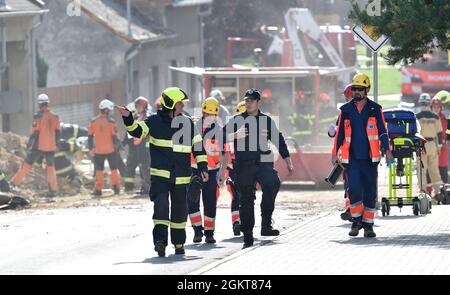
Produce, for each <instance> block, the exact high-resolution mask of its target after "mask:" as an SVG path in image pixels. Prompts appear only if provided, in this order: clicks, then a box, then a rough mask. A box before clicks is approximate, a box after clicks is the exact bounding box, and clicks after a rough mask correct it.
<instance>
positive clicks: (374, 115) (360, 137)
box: [332, 99, 390, 164]
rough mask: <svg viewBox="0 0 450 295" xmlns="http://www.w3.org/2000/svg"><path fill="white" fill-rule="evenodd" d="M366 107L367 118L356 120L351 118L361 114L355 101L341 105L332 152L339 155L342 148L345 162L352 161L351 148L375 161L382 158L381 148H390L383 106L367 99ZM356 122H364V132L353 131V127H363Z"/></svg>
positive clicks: (342, 158) (342, 157)
mask: <svg viewBox="0 0 450 295" xmlns="http://www.w3.org/2000/svg"><path fill="white" fill-rule="evenodd" d="M364 108H366V110H363V111H367V118H362V119H361V120H359V121H356V120H352V119H351V118H355V117H354V116H355V115H356V116H358V115H360V114H359V111H358V109H357V107H356V105H355V103H354V102H353V101H350V102H348V103H346V104H344V105H343V106H342V107H341V113H340V115H339V120H338V130H337V133H336V136H335V140H334V145H333V150H332V154H333V155H334V156H337V154H338V151H339V149H340V150H341V160H342V163H344V164H348V163H349V161H350V156H351V148H352V149H353V150H354V151H357V152H358V154H366V155H367V156H368V157H367V158H370V159H371V160H372V162H375V163H377V162H380V160H381V150H384V151H386V150H389V149H390V147H389V140H388V133H387V129H386V122H385V120H384V115H383V112H382V109H381V106H380V105H379V104H377V103H375V102H373V101H372V100H370V99H367V103H366V105H365V106H364ZM361 113H362V111H361ZM356 124H363V126H362V128H363V129H365V131H364V132H362V133H361V132H353V129H356V128H361V126H356ZM360 130H361V129H360ZM365 142H368V144H365ZM358 149H364V150H358Z"/></svg>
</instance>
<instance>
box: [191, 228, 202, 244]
mask: <svg viewBox="0 0 450 295" xmlns="http://www.w3.org/2000/svg"><path fill="white" fill-rule="evenodd" d="M202 238H203V230H202V228H201V227H198V228H194V240H193V242H194V243H201V242H202Z"/></svg>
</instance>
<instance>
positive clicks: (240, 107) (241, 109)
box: [236, 101, 247, 114]
mask: <svg viewBox="0 0 450 295" xmlns="http://www.w3.org/2000/svg"><path fill="white" fill-rule="evenodd" d="M246 110H247V108H246V107H245V101H241V102H240V103H238V105H237V106H236V114H240V113H243V112H245V111H246Z"/></svg>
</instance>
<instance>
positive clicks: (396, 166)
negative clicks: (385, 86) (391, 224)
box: [381, 109, 431, 216]
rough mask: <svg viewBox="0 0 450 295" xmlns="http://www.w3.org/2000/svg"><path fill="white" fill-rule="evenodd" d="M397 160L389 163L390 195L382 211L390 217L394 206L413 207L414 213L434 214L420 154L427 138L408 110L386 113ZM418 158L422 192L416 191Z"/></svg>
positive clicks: (382, 202)
mask: <svg viewBox="0 0 450 295" xmlns="http://www.w3.org/2000/svg"><path fill="white" fill-rule="evenodd" d="M384 115H385V118H386V123H387V127H388V132H389V141H390V145H391V147H392V154H393V156H394V159H395V160H394V161H393V162H392V163H388V169H389V174H388V178H389V180H388V181H389V184H388V190H389V192H388V196H387V197H383V198H382V199H381V213H382V215H383V216H388V215H389V214H390V211H391V207H392V206H397V207H398V208H402V207H404V206H412V209H413V214H414V215H419V214H428V213H431V197H430V196H429V195H428V194H427V193H426V192H425V190H424V189H423V185H422V173H424V171H423V164H422V158H421V155H422V153H423V152H424V149H425V142H426V140H425V139H424V138H423V137H422V136H421V135H420V134H418V133H417V130H416V125H415V120H416V118H415V115H414V113H413V112H411V111H407V110H401V109H400V110H390V111H385V112H384ZM415 160H417V176H418V178H419V193H418V194H413V170H414V169H413V166H414V165H413V163H414V162H415Z"/></svg>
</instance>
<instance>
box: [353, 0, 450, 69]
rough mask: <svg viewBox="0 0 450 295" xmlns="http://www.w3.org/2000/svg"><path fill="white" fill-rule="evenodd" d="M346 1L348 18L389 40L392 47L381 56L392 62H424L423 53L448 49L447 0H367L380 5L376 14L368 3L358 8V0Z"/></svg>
mask: <svg viewBox="0 0 450 295" xmlns="http://www.w3.org/2000/svg"><path fill="white" fill-rule="evenodd" d="M349 1H350V2H351V4H352V10H351V11H350V14H349V18H350V19H352V20H353V21H355V23H356V24H357V25H363V26H364V25H372V26H374V28H375V33H377V34H379V35H381V34H383V35H385V36H387V37H388V38H389V39H390V44H391V46H392V47H391V49H390V50H389V51H388V53H387V55H386V56H384V58H385V59H386V60H387V61H388V63H389V64H391V65H393V64H396V63H399V62H403V63H404V64H409V63H413V62H415V61H418V60H421V61H424V58H423V56H424V54H426V53H431V52H433V51H436V50H449V49H450V46H449V43H450V42H449V32H450V17H449V15H450V1H449V0H377V1H374V0H370V1H369V3H368V5H372V7H373V4H375V2H378V3H380V4H381V6H380V8H381V9H380V13H379V15H378V16H377V15H376V14H375V15H373V13H371V11H370V10H368V9H367V6H366V7H365V8H364V9H362V8H361V7H359V5H358V4H357V0H349ZM369 8H370V7H369ZM368 11H369V14H371V15H372V16H371V15H369V14H368Z"/></svg>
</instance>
